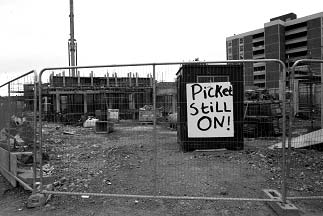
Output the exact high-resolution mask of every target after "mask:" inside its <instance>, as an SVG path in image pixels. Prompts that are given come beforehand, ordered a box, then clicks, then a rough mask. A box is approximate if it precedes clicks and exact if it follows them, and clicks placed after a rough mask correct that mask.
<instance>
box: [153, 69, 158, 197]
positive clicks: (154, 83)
mask: <svg viewBox="0 0 323 216" xmlns="http://www.w3.org/2000/svg"><path fill="white" fill-rule="evenodd" d="M152 79H153V83H152V86H153V109H154V134H153V136H154V137H153V141H154V143H155V145H154V147H155V155H154V156H155V163H154V180H155V182H154V184H155V185H154V186H155V187H154V192H155V196H157V195H158V192H157V156H158V154H157V153H158V152H157V150H158V148H157V134H156V133H157V131H156V130H157V129H156V123H157V111H156V82H155V80H156V65H155V64H153V77H152Z"/></svg>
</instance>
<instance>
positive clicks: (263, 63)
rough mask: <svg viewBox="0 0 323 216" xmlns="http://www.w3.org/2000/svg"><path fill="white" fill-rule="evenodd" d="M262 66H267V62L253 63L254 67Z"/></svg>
mask: <svg viewBox="0 0 323 216" xmlns="http://www.w3.org/2000/svg"><path fill="white" fill-rule="evenodd" d="M261 66H266V62H257V63H253V67H261Z"/></svg>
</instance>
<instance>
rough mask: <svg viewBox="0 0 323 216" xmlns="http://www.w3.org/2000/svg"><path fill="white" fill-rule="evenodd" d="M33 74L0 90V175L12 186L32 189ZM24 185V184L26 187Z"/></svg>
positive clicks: (34, 102) (34, 119)
mask: <svg viewBox="0 0 323 216" xmlns="http://www.w3.org/2000/svg"><path fill="white" fill-rule="evenodd" d="M35 87H36V86H35V73H34V71H30V72H28V73H25V74H23V75H21V76H20V77H17V78H15V79H12V80H10V81H8V82H7V83H5V84H3V85H2V86H1V87H0V92H1V96H0V119H1V121H0V128H1V140H0V145H1V146H0V147H1V171H2V172H1V173H2V174H3V175H4V176H5V177H6V178H7V179H8V180H9V181H10V183H11V184H12V185H13V186H16V185H17V181H18V182H19V183H20V184H22V185H23V186H24V187H25V188H26V189H29V190H32V187H33V188H35V176H34V175H33V173H36V172H33V170H35V169H36V161H35V160H34V158H35V157H34V155H35V154H34V153H35V147H36V146H35V143H36V136H35V134H36V112H35V109H34V108H36V106H35V104H37V103H36V102H37V98H36V96H35V89H36V88H35ZM26 182H28V183H26Z"/></svg>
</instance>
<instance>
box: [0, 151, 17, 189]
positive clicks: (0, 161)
mask: <svg viewBox="0 0 323 216" xmlns="http://www.w3.org/2000/svg"><path fill="white" fill-rule="evenodd" d="M9 157H10V156H9V152H8V151H7V150H5V149H3V148H0V172H1V174H2V176H3V177H5V178H6V179H7V180H8V181H9V182H10V184H11V185H12V186H13V187H16V186H17V181H16V179H15V178H13V177H12V176H10V175H9V174H8V173H7V172H8V171H9V168H10V162H9Z"/></svg>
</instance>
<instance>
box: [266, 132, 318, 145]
mask: <svg viewBox="0 0 323 216" xmlns="http://www.w3.org/2000/svg"><path fill="white" fill-rule="evenodd" d="M321 143H323V129H320V130H317V131H313V132H311V133H307V134H304V135H301V136H298V137H294V138H292V140H291V146H292V148H305V147H308V146H314V145H318V144H321ZM287 146H288V140H287V139H286V147H287ZM281 147H282V143H281V142H279V143H276V144H274V145H272V146H270V147H269V148H270V149H275V148H281Z"/></svg>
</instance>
